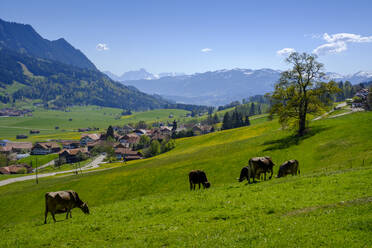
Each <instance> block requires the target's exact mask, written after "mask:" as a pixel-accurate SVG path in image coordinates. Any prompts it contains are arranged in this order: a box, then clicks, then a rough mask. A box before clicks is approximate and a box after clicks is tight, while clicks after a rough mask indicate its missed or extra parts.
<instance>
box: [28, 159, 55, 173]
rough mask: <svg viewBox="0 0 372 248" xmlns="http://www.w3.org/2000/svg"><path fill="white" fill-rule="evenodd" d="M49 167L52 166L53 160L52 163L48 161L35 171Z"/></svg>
mask: <svg viewBox="0 0 372 248" xmlns="http://www.w3.org/2000/svg"><path fill="white" fill-rule="evenodd" d="M51 165H54V159H53V160H52V161H49V162H48V163H46V164H44V165H42V166H39V167H37V169H38V170H40V169H44V168H45V167H48V166H51ZM35 171H36V168H35V169H33V170H32V172H35Z"/></svg>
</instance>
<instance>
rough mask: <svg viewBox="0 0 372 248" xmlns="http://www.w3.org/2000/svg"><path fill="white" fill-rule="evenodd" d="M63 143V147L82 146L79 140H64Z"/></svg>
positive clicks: (73, 147)
mask: <svg viewBox="0 0 372 248" xmlns="http://www.w3.org/2000/svg"><path fill="white" fill-rule="evenodd" d="M61 144H62V148H63V149H75V148H79V147H80V141H79V140H62V141H61Z"/></svg>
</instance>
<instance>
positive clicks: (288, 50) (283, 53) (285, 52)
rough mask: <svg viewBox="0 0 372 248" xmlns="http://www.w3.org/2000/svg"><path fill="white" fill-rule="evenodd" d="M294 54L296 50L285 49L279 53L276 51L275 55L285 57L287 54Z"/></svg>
mask: <svg viewBox="0 0 372 248" xmlns="http://www.w3.org/2000/svg"><path fill="white" fill-rule="evenodd" d="M294 52H296V50H295V49H294V48H288V47H287V48H283V49H281V50H279V51H276V54H278V55H284V56H286V55H289V54H291V53H294Z"/></svg>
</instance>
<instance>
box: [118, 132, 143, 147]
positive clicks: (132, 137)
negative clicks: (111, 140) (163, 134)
mask: <svg viewBox="0 0 372 248" xmlns="http://www.w3.org/2000/svg"><path fill="white" fill-rule="evenodd" d="M118 141H119V142H120V143H123V144H128V145H134V144H137V143H138V142H139V141H140V136H138V135H137V134H135V133H129V134H126V135H124V136H121V137H120V138H118Z"/></svg>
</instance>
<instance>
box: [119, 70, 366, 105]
mask: <svg viewBox="0 0 372 248" xmlns="http://www.w3.org/2000/svg"><path fill="white" fill-rule="evenodd" d="M140 71H145V72H146V77H142V78H141V79H138V80H121V79H119V81H121V82H122V83H123V84H125V85H133V86H134V87H136V88H138V89H139V90H141V91H143V92H146V93H149V94H159V95H161V96H163V97H164V98H166V99H169V100H172V101H176V102H181V103H187V104H201V105H214V106H218V105H224V104H227V103H230V102H232V101H235V100H241V99H243V98H247V97H249V96H253V95H257V94H265V93H267V92H270V91H272V90H273V86H274V84H275V83H276V82H277V81H278V79H279V77H280V73H281V71H280V70H273V69H267V68H266V69H259V70H252V69H239V68H236V69H231V70H217V71H208V72H204V73H195V74H192V75H180V76H178V75H174V74H170V76H163V77H160V78H156V77H149V76H148V75H149V74H150V75H154V74H151V73H148V72H147V71H146V70H144V69H141V70H139V71H138V72H140ZM124 75H125V74H124ZM143 75H145V74H143ZM138 76H139V77H140V74H138ZM327 79H328V80H331V79H332V80H335V81H350V82H351V83H353V84H357V83H360V82H366V81H370V80H372V72H363V71H360V72H357V73H355V74H352V75H341V74H337V73H327Z"/></svg>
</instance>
